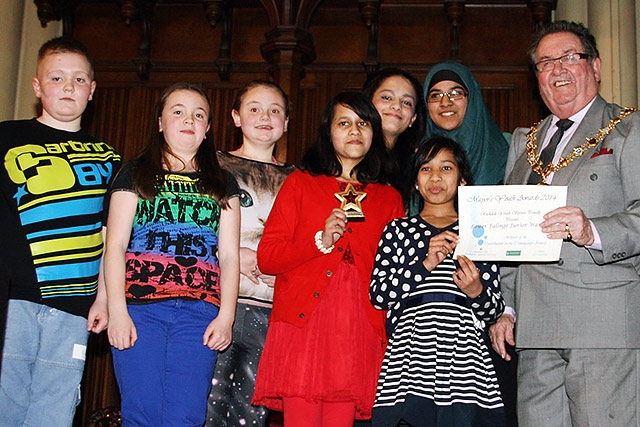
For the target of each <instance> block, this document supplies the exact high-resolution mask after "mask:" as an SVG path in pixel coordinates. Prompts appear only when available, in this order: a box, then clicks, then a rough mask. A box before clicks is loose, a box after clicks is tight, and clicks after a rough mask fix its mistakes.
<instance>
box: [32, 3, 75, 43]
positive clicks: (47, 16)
mask: <svg viewBox="0 0 640 427" xmlns="http://www.w3.org/2000/svg"><path fill="white" fill-rule="evenodd" d="M79 1H80V0H34V3H35V5H36V9H37V11H38V12H37V13H38V19H39V20H40V25H42V28H45V27H46V26H47V23H48V22H50V21H60V20H62V34H63V35H65V36H72V35H73V16H74V12H75V8H76V6H77V4H78V3H79Z"/></svg>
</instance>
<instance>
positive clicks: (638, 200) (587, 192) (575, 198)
mask: <svg viewBox="0 0 640 427" xmlns="http://www.w3.org/2000/svg"><path fill="white" fill-rule="evenodd" d="M530 56H531V61H532V63H533V64H534V65H535V69H536V76H537V78H538V85H539V89H540V94H541V95H542V99H543V100H544V102H545V104H546V105H547V107H548V108H549V110H550V111H551V113H552V114H551V115H550V116H548V117H547V118H545V119H544V120H543V121H542V122H541V123H539V124H537V125H535V126H533V127H531V128H526V129H525V128H519V129H516V131H515V132H514V134H513V139H512V142H511V148H510V152H509V158H508V161H507V172H506V175H505V182H506V183H507V184H527V183H529V184H535V183H542V184H550V185H563V186H567V188H568V191H567V206H565V207H561V208H558V209H555V210H553V211H551V212H549V213H547V214H546V215H545V216H544V222H543V223H542V224H541V228H542V231H543V232H544V233H546V234H547V236H548V237H549V238H551V239H564V242H563V245H562V251H561V254H560V260H559V261H557V262H553V263H527V264H521V265H519V266H518V267H517V268H511V269H508V268H505V269H504V271H503V282H502V283H503V293H504V296H505V299H506V301H507V303H508V304H509V305H511V306H512V307H514V308H515V313H517V323H515V341H514V321H515V317H514V316H512V315H510V314H505V315H503V316H502V318H501V319H500V321H499V322H498V323H497V324H496V325H494V326H493V327H492V329H491V331H490V336H491V338H492V340H493V346H494V348H495V349H496V351H498V353H500V354H502V355H503V357H505V358H508V356H507V353H506V352H505V341H506V342H509V343H511V344H513V343H514V342H515V343H516V347H517V349H518V351H519V368H518V383H519V384H518V419H519V423H520V427H554V426H558V427H570V426H573V427H577V426H591V427H594V426H601V427H616V426H617V427H629V426H637V425H638V423H639V422H640V420H639V418H638V399H639V396H638V387H639V384H640V378H639V373H638V372H639V367H640V352H639V349H640V275H639V271H640V114H638V113H633V111H632V110H626V109H622V108H621V107H619V106H617V105H615V104H609V103H607V102H606V101H605V100H604V99H603V98H601V97H600V95H598V88H599V84H600V65H601V61H600V58H599V54H598V50H597V48H596V42H595V38H594V37H593V36H592V35H591V34H590V32H589V30H588V29H587V28H585V27H584V26H582V25H581V24H576V23H573V22H565V21H560V22H554V23H552V24H550V25H549V26H547V27H545V28H542V29H541V30H540V31H539V32H538V33H537V34H536V35H535V36H534V40H533V43H532V48H531V50H530ZM554 135H555V136H554Z"/></svg>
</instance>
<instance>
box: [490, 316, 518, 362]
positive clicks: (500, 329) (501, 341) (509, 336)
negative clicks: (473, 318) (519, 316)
mask: <svg viewBox="0 0 640 427" xmlns="http://www.w3.org/2000/svg"><path fill="white" fill-rule="evenodd" d="M514 325H515V322H514V321H513V317H512V316H511V315H510V314H507V313H504V314H503V315H502V316H500V318H499V319H498V321H497V322H496V323H494V324H493V325H491V326H490V327H489V338H491V346H492V347H493V349H494V350H495V351H496V352H497V353H498V354H499V355H500V357H502V358H503V359H504V360H506V361H507V362H508V361H510V360H511V356H510V355H509V353H508V352H507V345H506V344H509V345H516V340H515V338H514V336H513V327H514Z"/></svg>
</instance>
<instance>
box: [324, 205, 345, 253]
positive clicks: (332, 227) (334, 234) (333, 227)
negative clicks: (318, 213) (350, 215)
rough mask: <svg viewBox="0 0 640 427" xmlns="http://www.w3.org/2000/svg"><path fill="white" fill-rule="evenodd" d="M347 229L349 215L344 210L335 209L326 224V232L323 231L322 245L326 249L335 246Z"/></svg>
mask: <svg viewBox="0 0 640 427" xmlns="http://www.w3.org/2000/svg"><path fill="white" fill-rule="evenodd" d="M346 229H347V214H346V213H344V211H343V210H342V209H339V208H334V209H333V210H332V211H331V215H329V217H328V218H327V220H326V221H325V223H324V230H323V231H322V245H323V246H324V247H325V248H330V247H331V246H333V245H334V244H335V243H336V242H337V241H338V240H340V238H341V237H342V236H344V232H345V230H346Z"/></svg>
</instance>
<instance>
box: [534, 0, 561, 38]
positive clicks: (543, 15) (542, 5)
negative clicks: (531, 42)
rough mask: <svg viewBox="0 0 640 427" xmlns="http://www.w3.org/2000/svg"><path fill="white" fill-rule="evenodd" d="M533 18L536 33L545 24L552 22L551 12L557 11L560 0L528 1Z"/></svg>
mask: <svg viewBox="0 0 640 427" xmlns="http://www.w3.org/2000/svg"><path fill="white" fill-rule="evenodd" d="M527 4H528V5H529V8H530V9H531V16H533V30H534V31H535V30H536V29H537V28H538V27H540V26H541V25H544V23H545V22H549V21H550V20H551V11H552V10H555V9H556V6H557V4H558V0H527Z"/></svg>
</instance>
